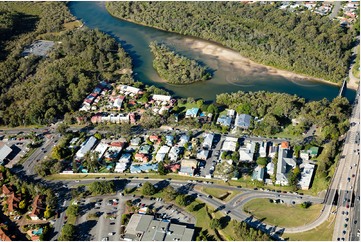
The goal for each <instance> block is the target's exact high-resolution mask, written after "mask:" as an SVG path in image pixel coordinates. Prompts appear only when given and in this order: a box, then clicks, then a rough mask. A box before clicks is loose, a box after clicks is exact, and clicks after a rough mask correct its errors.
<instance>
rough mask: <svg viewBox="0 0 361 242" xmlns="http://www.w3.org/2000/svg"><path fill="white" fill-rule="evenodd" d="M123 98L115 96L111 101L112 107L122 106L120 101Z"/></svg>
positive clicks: (118, 107)
mask: <svg viewBox="0 0 361 242" xmlns="http://www.w3.org/2000/svg"><path fill="white" fill-rule="evenodd" d="M123 100H124V98H119V97H118V98H116V99H115V100H114V102H113V107H114V108H117V109H120V108H121V107H122V103H123Z"/></svg>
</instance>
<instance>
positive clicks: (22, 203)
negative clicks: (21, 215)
mask: <svg viewBox="0 0 361 242" xmlns="http://www.w3.org/2000/svg"><path fill="white" fill-rule="evenodd" d="M25 207H26V201H25V200H21V201H20V203H19V209H21V210H23V209H25Z"/></svg>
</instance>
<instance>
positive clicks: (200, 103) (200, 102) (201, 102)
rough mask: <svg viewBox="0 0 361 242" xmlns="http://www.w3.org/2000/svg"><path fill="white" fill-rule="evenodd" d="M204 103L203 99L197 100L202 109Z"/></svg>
mask: <svg viewBox="0 0 361 242" xmlns="http://www.w3.org/2000/svg"><path fill="white" fill-rule="evenodd" d="M203 103H204V101H203V99H199V100H198V101H197V107H198V108H199V109H200V108H201V107H202V106H203Z"/></svg>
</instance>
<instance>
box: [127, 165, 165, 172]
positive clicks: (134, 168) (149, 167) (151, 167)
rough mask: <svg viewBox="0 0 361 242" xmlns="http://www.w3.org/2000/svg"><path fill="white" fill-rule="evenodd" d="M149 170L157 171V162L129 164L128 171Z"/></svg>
mask: <svg viewBox="0 0 361 242" xmlns="http://www.w3.org/2000/svg"><path fill="white" fill-rule="evenodd" d="M150 171H158V164H151V163H146V164H141V165H139V164H132V165H131V166H130V173H142V172H150Z"/></svg>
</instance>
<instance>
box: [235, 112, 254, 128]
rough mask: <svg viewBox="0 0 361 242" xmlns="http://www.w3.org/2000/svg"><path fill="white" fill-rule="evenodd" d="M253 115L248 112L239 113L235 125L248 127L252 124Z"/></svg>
mask: <svg viewBox="0 0 361 242" xmlns="http://www.w3.org/2000/svg"><path fill="white" fill-rule="evenodd" d="M251 118H252V117H251V116H250V115H248V114H237V116H236V121H235V126H236V127H241V128H248V127H249V126H250V124H251Z"/></svg>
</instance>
